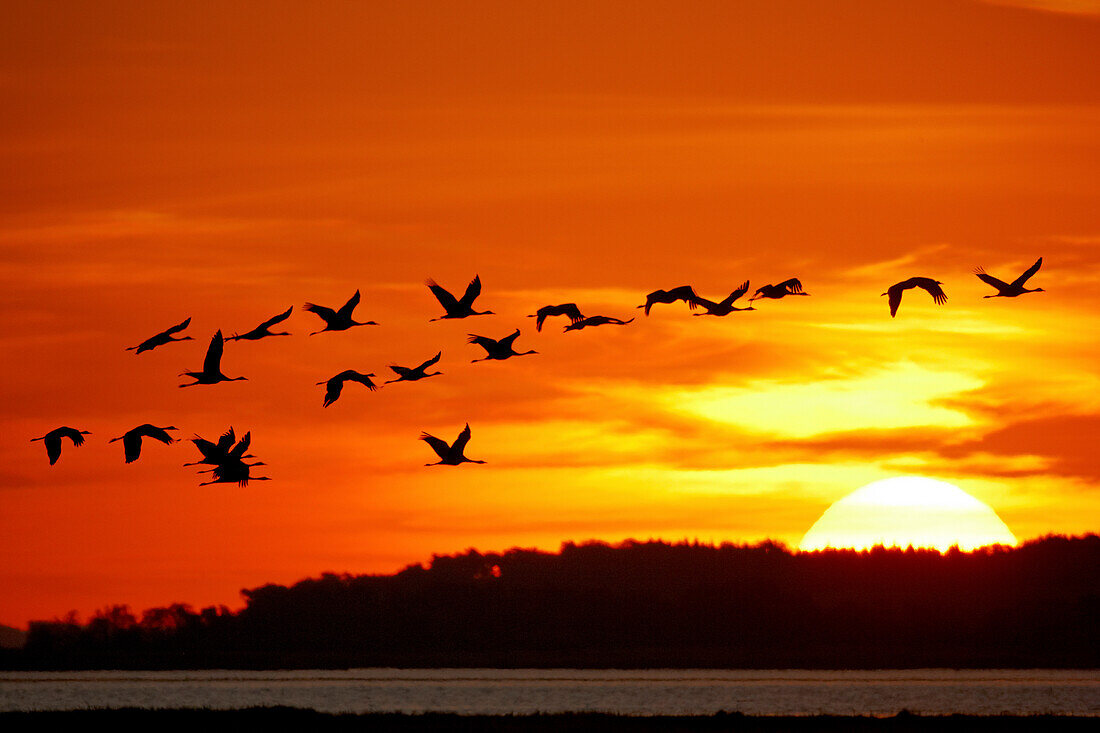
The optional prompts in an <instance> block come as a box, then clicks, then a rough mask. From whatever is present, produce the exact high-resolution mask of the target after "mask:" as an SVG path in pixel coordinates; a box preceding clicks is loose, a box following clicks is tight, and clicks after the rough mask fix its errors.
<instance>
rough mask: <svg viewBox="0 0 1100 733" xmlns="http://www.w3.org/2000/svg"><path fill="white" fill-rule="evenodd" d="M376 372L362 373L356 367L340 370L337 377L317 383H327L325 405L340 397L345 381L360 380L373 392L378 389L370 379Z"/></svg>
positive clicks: (360, 382)
mask: <svg viewBox="0 0 1100 733" xmlns="http://www.w3.org/2000/svg"><path fill="white" fill-rule="evenodd" d="M373 376H375V375H374V374H360V373H359V372H357V371H355V370H354V369H347V370H345V371H342V372H340V373H339V374H337V375H336V376H335V377H333V378H331V379H328V380H325V381H324V382H318V383H317V384H323V385H325V404H324V405H323V407H328V406H329V405H331V404H332V403H333V402H335V401H336V400H338V399H340V392H341V391H343V389H344V382H359V384H362V385H363V386H364V387H366V388H367V389H369V390H371V391H372V392H373V391H374V390H376V389H378V386H377V385H376V384H375V383H374V382H372V381H371V380H370V378H371V377H373Z"/></svg>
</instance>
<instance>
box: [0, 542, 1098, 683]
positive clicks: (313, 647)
mask: <svg viewBox="0 0 1100 733" xmlns="http://www.w3.org/2000/svg"><path fill="white" fill-rule="evenodd" d="M242 595H243V597H244V602H245V604H244V607H243V608H241V609H240V610H237V611H232V610H230V609H228V608H226V607H224V606H221V607H210V608H204V609H202V610H199V611H196V610H194V609H193V608H191V607H190V606H188V605H186V604H174V605H171V606H168V607H165V608H153V609H149V610H146V611H144V612H143V613H142V614H141V615H140V617H138V616H137V615H136V614H134V613H132V612H131V611H130V609H128V608H127V607H125V606H114V607H111V608H106V609H102V610H100V611H98V612H97V613H96V614H95V615H94V616H93V617H92V618H90V619H88V620H87V621H86V622H84V623H81V622H80V621H79V620H78V619H77V618H76V617H75V614H71V615H70V616H69V617H66V618H60V619H54V620H51V621H34V622H32V623H31V624H30V630H29V634H28V638H27V643H26V645H25V646H24V648H23V649H21V650H7V651H5V653H4V656H2V657H0V664H3V666H6V667H9V668H29V669H104V668H147V669H157V668H164V669H168V668H174V669H181V668H345V667H383V666H395V667H452V666H456V667H633V668H638V667H682V668H690V667H702V668H890V667H902V668H905V667H953V668H961V667H969V668H985V667H1078V668H1095V667H1100V536H1097V535H1094V534H1090V535H1086V536H1083V537H1064V536H1056V535H1052V536H1048V537H1044V538H1042V539H1038V540H1033V541H1030V542H1027V543H1025V544H1023V545H1021V546H1019V547H1017V548H1008V547H999V546H995V547H989V548H983V549H980V550H977V551H974V552H960V551H958V550H957V549H952V550H951V551H948V552H947V553H944V554H941V553H939V552H937V551H935V550H923V549H916V550H914V549H912V548H909V549H905V550H902V549H898V548H891V549H884V548H881V547H877V548H874V549H872V550H869V551H862V552H857V551H854V550H825V551H820V552H813V553H800V552H792V551H790V550H788V549H787V548H785V547H784V546H782V545H781V544H777V543H774V542H770V541H765V542H762V543H759V544H753V545H734V544H722V545H718V546H714V545H705V544H699V543H679V544H669V543H666V542H658V541H649V542H638V541H633V540H630V541H626V542H623V543H621V544H618V545H610V544H606V543H602V542H587V543H583V544H574V543H566V544H564V545H562V547H561V549H560V551H559V552H556V553H550V552H541V551H536V550H525V549H512V550H509V551H507V552H504V553H499V554H498V553H484V554H483V553H480V552H477V551H476V550H468V551H466V552H465V553H461V554H457V555H446V556H443V555H437V556H433V558H432V560H431V562H430V563H428V565H427V566H426V567H425V566H423V565H419V564H418V565H410V566H409V567H407V568H405V569H404V570H402V571H400V572H398V573H395V574H393V575H349V574H332V573H325V574H323V575H322V576H321V577H319V578H310V579H307V580H303V581H301V582H298V583H296V584H294V585H292V586H283V585H275V584H269V585H264V586H261V587H258V588H251V589H246V590H243V591H242Z"/></svg>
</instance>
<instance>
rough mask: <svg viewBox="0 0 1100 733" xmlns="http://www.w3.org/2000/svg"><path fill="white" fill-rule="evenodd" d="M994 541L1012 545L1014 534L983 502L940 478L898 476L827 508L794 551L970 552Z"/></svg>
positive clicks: (1014, 542) (884, 480) (867, 487)
mask: <svg viewBox="0 0 1100 733" xmlns="http://www.w3.org/2000/svg"><path fill="white" fill-rule="evenodd" d="M997 544H999V545H1010V546H1015V544H1016V537H1015V535H1013V534H1012V532H1010V531H1009V529H1008V527H1007V526H1006V525H1005V523H1004V522H1003V521H1001V518H1000V517H998V516H997V514H996V512H994V511H993V510H992V509H990V508H989V506H987V505H986V504H983V503H982V502H980V501H978V500H977V499H975V498H974V497H973V496H971V495H970V494H968V493H966V492H965V491H963V490H962V489H960V488H959V487H958V486H955V485H954V484H949V483H947V482H946V481H937V480H935V479H930V478H923V477H921V476H898V477H895V478H887V479H882V480H880V481H874V482H872V483H869V484H867V485H866V486H864V487H862V488H859V489H856V490H855V491H853V492H852V493H850V494H848V495H847V496H845V497H844V498H843V499H841V500H840V501H838V502H836V503H835V504H833V505H832V506H830V507H829V508H828V509H826V510H825V513H824V514H822V515H821V517H820V518H819V519H818V520H817V521H816V522H814V525H813V526H812V527H810V530H809V531H808V532H807V533H806V535H805V536H804V537H803V538H802V542H801V543H800V544H799V546H798V549H800V550H820V549H823V548H826V547H838V548H847V547H851V548H855V549H857V550H865V549H868V548H870V547H873V546H875V545H885V546H886V547H908V546H909V545H912V546H913V547H931V548H935V549H937V550H939V551H940V552H944V551H946V550H948V549H949V548H950V547H951V546H952V545H958V547H959V549H960V550H973V549H974V548H976V547H983V546H985V545H997Z"/></svg>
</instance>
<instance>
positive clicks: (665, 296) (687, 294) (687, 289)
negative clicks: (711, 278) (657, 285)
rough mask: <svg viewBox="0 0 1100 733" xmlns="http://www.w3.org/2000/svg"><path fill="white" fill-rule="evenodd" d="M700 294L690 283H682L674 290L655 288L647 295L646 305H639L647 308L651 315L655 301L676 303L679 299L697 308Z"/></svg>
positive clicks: (690, 306) (693, 308) (647, 313)
mask: <svg viewBox="0 0 1100 733" xmlns="http://www.w3.org/2000/svg"><path fill="white" fill-rule="evenodd" d="M698 297H699V296H698V295H696V294H695V289H694V288H692V287H691V286H690V285H681V286H680V287H678V288H673V289H672V290H654V291H653V292H652V293H650V294H649V295H647V296H645V305H640V306H638V307H639V308H645V314H646V315H647V316H648V315H649V309H650V308H652V307H653V305H654V304H655V303H675V302H676V301H677V300H682V301H684V302H685V303H687V304H688V307H689V308H691V309H692V310H695V301H696V299H697V298H698Z"/></svg>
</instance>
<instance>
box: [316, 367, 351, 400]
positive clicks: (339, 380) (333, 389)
mask: <svg viewBox="0 0 1100 733" xmlns="http://www.w3.org/2000/svg"><path fill="white" fill-rule="evenodd" d="M345 373H346V372H345ZM343 376H344V375H343V374H338V375H336V376H335V377H333V378H332V379H330V380H328V381H327V382H325V402H324V404H323V405H321V406H322V407H328V406H329V405H331V404H332V403H333V402H335V401H336V400H338V399H340V393H341V392H343V391H344V380H343Z"/></svg>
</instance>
